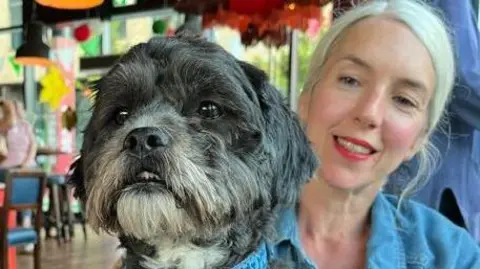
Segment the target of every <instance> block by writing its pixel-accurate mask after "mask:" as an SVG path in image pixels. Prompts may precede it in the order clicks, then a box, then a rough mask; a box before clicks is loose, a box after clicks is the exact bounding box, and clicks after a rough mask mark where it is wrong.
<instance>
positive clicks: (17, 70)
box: [8, 55, 23, 76]
mask: <svg viewBox="0 0 480 269" xmlns="http://www.w3.org/2000/svg"><path fill="white" fill-rule="evenodd" d="M8 62H9V63H10V66H11V67H12V69H13V72H14V73H15V75H17V76H18V75H20V74H21V73H22V70H23V68H22V65H20V64H18V63H17V61H15V55H10V56H8Z"/></svg>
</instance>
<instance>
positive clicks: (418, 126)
mask: <svg viewBox="0 0 480 269" xmlns="http://www.w3.org/2000/svg"><path fill="white" fill-rule="evenodd" d="M434 87H435V72H434V68H433V65H432V62H431V58H430V56H429V53H428V51H427V50H426V48H425V47H424V46H423V45H422V43H421V42H420V41H419V40H418V39H417V37H416V36H415V35H414V34H413V33H412V32H411V31H410V30H409V28H408V27H407V26H405V25H403V24H401V23H399V22H396V21H394V20H391V19H388V18H380V17H377V18H368V19H365V20H362V21H360V22H358V23H357V24H355V25H354V26H352V27H351V28H349V29H348V30H346V31H345V32H344V34H343V36H342V38H340V39H339V40H338V41H337V43H336V45H334V47H333V48H332V50H331V53H330V54H329V56H328V58H327V60H326V62H325V64H324V67H323V73H322V74H321V77H320V80H319V82H318V83H317V84H316V85H315V87H314V90H313V92H311V93H310V94H309V93H306V94H304V95H303V96H302V100H301V102H302V104H309V105H308V108H303V109H304V111H305V112H304V113H305V114H303V115H302V117H303V119H304V120H305V121H306V123H307V132H308V136H309V138H310V139H311V141H312V143H313V145H314V147H315V149H316V152H317V155H318V157H319V159H320V161H321V168H320V170H319V174H318V176H319V177H320V178H321V179H323V180H325V181H326V182H327V183H328V184H329V185H331V186H333V187H336V188H341V189H358V188H363V187H366V186H369V185H371V184H372V183H374V182H382V179H383V178H385V177H386V176H387V175H388V174H389V173H391V172H392V171H394V170H395V169H396V168H397V167H398V166H399V165H400V163H401V162H402V161H404V160H406V159H408V158H410V157H412V156H413V155H414V154H415V153H416V151H417V150H418V147H419V146H420V145H421V143H422V142H423V138H424V136H423V134H424V133H425V131H426V123H427V117H428V114H427V111H428V109H427V108H428V104H429V101H430V99H431V97H432V94H433V91H434ZM305 100H307V101H305Z"/></svg>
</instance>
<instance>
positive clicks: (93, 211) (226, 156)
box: [70, 35, 317, 269]
mask: <svg viewBox="0 0 480 269" xmlns="http://www.w3.org/2000/svg"><path fill="white" fill-rule="evenodd" d="M96 90H97V92H96V101H95V105H94V107H93V115H92V118H91V120H90V122H89V123H88V125H87V127H86V129H85V140H84V143H83V147H82V150H81V157H80V158H79V159H78V160H77V161H76V162H75V163H74V165H73V166H72V168H73V169H72V171H73V172H72V175H71V178H70V180H71V182H73V184H74V185H75V187H76V194H77V195H78V196H79V197H80V198H81V199H82V200H83V201H84V202H85V204H86V211H87V219H88V222H89V223H90V225H91V226H92V227H93V229H95V230H96V231H99V230H103V231H106V232H109V233H112V234H115V235H117V236H118V237H119V238H120V242H121V246H122V247H124V248H125V249H126V257H125V260H124V263H125V264H126V268H149V269H150V268H156V269H157V268H169V269H171V268H176V269H200V268H202V269H203V268H205V269H206V268H209V269H210V268H229V267H232V266H234V265H235V264H237V263H239V262H240V261H242V260H243V259H244V258H245V257H246V256H248V255H249V254H250V253H252V252H254V251H255V249H256V248H257V247H258V246H259V245H260V244H261V243H262V242H268V240H272V239H273V238H274V236H275V231H274V223H275V217H276V213H277V212H278V210H279V209H281V208H283V207H288V206H294V205H295V203H296V200H297V198H298V195H299V191H300V189H301V186H302V185H303V184H304V183H305V182H307V180H308V179H309V178H310V177H311V176H312V174H313V172H314V170H315V169H316V165H317V159H316V158H315V155H314V153H313V152H312V149H311V147H310V144H309V142H308V140H307V138H306V137H305V134H304V133H303V130H302V128H301V125H300V123H299V121H298V120H297V118H296V115H295V114H294V113H293V112H291V111H290V110H289V109H288V107H287V106H286V105H285V104H284V102H283V99H282V97H281V94H280V93H279V92H278V91H277V90H276V89H275V88H273V87H272V86H271V85H269V84H268V80H267V77H266V75H265V74H264V73H263V72H262V71H260V70H259V69H257V68H255V67H254V66H252V65H249V64H247V63H244V62H241V61H238V60H236V59H235V58H234V57H233V56H232V55H230V54H229V53H227V52H226V51H225V50H223V49H222V48H221V47H220V46H218V45H216V44H213V43H210V42H207V41H205V40H203V39H200V38H197V37H191V36H188V35H184V36H177V37H170V38H156V39H152V40H150V41H149V42H147V43H142V44H139V45H137V46H135V47H133V48H132V49H131V50H130V51H129V52H128V53H126V54H125V55H124V56H123V57H122V58H121V59H120V60H119V62H118V63H116V64H115V66H113V67H112V69H111V70H110V71H109V72H108V73H107V74H106V75H105V76H104V77H103V78H102V79H101V80H100V81H99V82H98V84H97V85H96Z"/></svg>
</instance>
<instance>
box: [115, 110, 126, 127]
mask: <svg viewBox="0 0 480 269" xmlns="http://www.w3.org/2000/svg"><path fill="white" fill-rule="evenodd" d="M127 118H128V111H127V110H125V109H119V110H118V111H117V114H116V115H115V122H116V123H117V124H119V125H122V124H123V123H125V121H126V120H127Z"/></svg>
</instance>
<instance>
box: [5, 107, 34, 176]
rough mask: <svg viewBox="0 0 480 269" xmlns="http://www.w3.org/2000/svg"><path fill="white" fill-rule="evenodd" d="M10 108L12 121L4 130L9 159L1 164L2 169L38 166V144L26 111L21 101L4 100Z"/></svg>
mask: <svg viewBox="0 0 480 269" xmlns="http://www.w3.org/2000/svg"><path fill="white" fill-rule="evenodd" d="M3 103H4V104H5V106H7V107H8V110H9V111H12V112H10V115H9V116H8V117H10V118H11V119H10V120H9V122H10V123H9V124H8V126H6V127H5V128H4V130H3V133H4V134H6V138H7V148H8V154H7V158H6V159H5V160H4V161H2V162H1V163H0V169H8V168H31V167H35V166H36V162H35V158H36V153H37V143H36V141H35V135H34V132H33V128H32V126H31V125H30V123H29V122H28V121H27V120H26V119H25V111H24V109H23V106H22V104H21V103H20V102H19V101H13V100H3Z"/></svg>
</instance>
